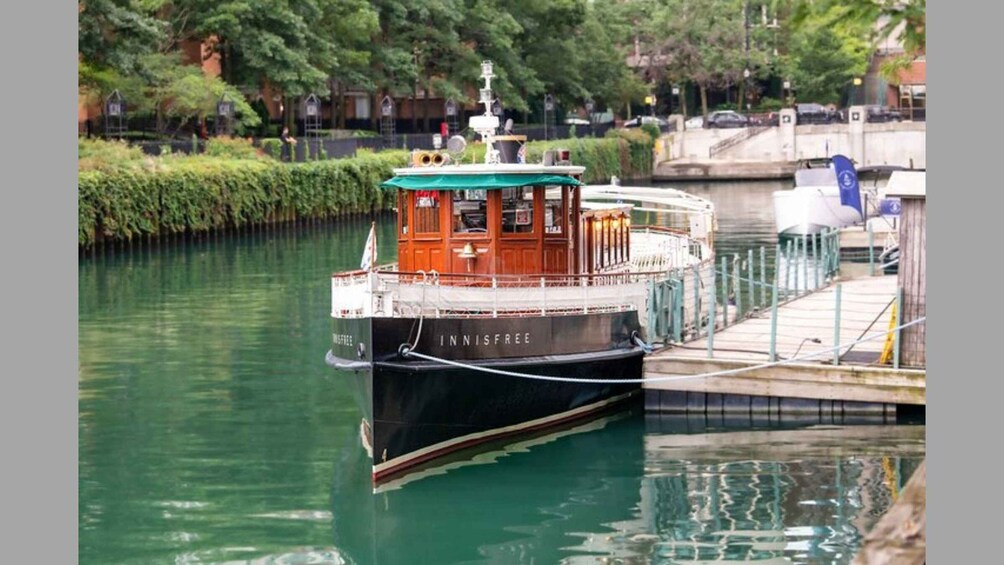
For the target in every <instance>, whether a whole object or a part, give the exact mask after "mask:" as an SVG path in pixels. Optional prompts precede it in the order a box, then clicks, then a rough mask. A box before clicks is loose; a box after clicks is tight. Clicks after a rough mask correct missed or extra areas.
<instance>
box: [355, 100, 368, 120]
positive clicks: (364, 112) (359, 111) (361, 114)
mask: <svg viewBox="0 0 1004 565" xmlns="http://www.w3.org/2000/svg"><path fill="white" fill-rule="evenodd" d="M356 119H358V120H368V119H370V99H369V96H356Z"/></svg>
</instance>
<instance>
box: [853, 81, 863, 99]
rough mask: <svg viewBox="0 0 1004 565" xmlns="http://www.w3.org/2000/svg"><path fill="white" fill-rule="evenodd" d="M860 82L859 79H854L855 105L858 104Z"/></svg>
mask: <svg viewBox="0 0 1004 565" xmlns="http://www.w3.org/2000/svg"><path fill="white" fill-rule="evenodd" d="M861 82H862V81H861V77H854V101H855V102H856V103H859V102H858V98H859V96H858V94H859V93H860V90H861Z"/></svg>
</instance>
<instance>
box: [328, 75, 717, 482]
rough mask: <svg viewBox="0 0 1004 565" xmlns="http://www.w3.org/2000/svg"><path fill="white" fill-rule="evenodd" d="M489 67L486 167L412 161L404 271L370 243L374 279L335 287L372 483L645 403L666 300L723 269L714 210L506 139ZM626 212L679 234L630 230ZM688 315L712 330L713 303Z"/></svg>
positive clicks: (341, 360) (336, 336) (453, 158)
mask: <svg viewBox="0 0 1004 565" xmlns="http://www.w3.org/2000/svg"><path fill="white" fill-rule="evenodd" d="M482 71H483V72H482V77H483V78H484V79H485V88H484V89H483V90H482V91H481V94H482V99H481V102H482V103H484V104H485V113H484V115H479V116H474V117H472V118H471V129H472V130H474V131H476V132H477V133H479V134H480V135H481V137H482V140H483V142H484V144H485V148H486V151H485V159H484V162H483V163H466V164H465V163H461V162H462V161H463V160H464V158H463V152H464V151H465V150H466V148H465V142H464V140H463V138H460V137H454V138H451V139H450V140H448V143H447V148H446V153H445V154H444V153H441V152H416V153H414V154H413V163H412V166H410V167H404V168H398V169H394V177H393V178H390V179H388V180H387V181H385V182H384V183H382V185H381V187H382V188H383V189H385V190H388V191H393V194H394V196H393V197H394V198H396V202H397V212H398V214H397V229H396V232H397V249H398V254H397V256H398V260H397V262H396V263H391V264H387V265H376V264H375V263H376V261H375V257H376V255H377V253H376V243H375V239H374V238H375V236H374V233H375V232H374V231H373V230H372V229H371V233H370V238H369V240H368V242H367V246H366V252H365V254H364V260H363V263H362V264H361V267H362V268H361V269H359V270H354V271H348V272H341V273H335V274H333V275H332V279H331V304H332V307H331V317H332V324H333V325H332V342H331V350H330V351H329V352H328V355H327V362H328V364H329V365H331V366H333V367H336V368H338V369H342V370H345V371H346V372H347V373H348V374H351V375H352V376H351V377H346V378H347V379H351V380H352V381H354V385H355V388H356V391H357V398H358V401H359V404H360V406H361V408H362V417H361V420H360V425H359V435H360V440H361V443H362V446H363V448H364V449H365V450H366V452H367V454H368V456H369V457H370V458H371V459H372V479H373V481H374V483H379V482H382V481H386V480H389V479H392V478H394V479H396V478H398V477H400V475H401V474H402V473H405V472H407V471H409V470H415V469H416V468H419V467H421V466H423V465H425V464H428V463H429V462H433V461H435V460H437V459H439V458H442V457H444V456H446V455H447V454H451V453H452V454H454V455H453V456H456V452H458V451H461V450H466V449H467V448H471V447H473V446H476V445H479V444H485V443H488V442H498V441H499V440H501V439H504V438H509V437H512V436H519V435H522V434H528V433H539V432H540V431H541V430H545V429H548V428H550V427H552V426H559V425H568V424H569V423H570V422H574V421H576V420H579V419H583V418H588V417H591V416H595V415H598V414H600V413H602V412H604V411H607V410H610V409H612V408H613V407H616V406H618V405H620V404H622V403H624V402H626V401H628V400H629V399H631V398H633V397H636V396H637V395H638V394H639V393H640V385H639V384H638V383H639V382H640V379H641V376H642V358H643V356H644V355H645V354H646V352H647V351H649V350H651V346H652V345H651V341H654V338H655V337H657V334H658V333H659V331H662V332H665V329H664V328H665V324H664V323H662V324H660V323H657V321H652V320H656V318H657V316H655V314H654V312H655V309H654V306H655V305H660V304H663V302H662V300H663V297H664V295H659V296H656V295H657V294H659V293H661V292H663V290H664V289H665V288H666V284H667V283H669V282H671V281H672V280H678V279H679V277H681V276H682V274H683V273H684V271H685V270H687V269H689V270H691V271H693V272H694V273H696V274H697V275H699V276H701V277H705V278H706V277H708V276H711V275H710V271H711V270H713V268H714V252H713V247H712V243H713V227H714V207H713V205H712V204H711V203H710V202H708V201H707V200H704V199H700V198H697V197H694V196H691V195H687V194H686V193H683V192H681V191H677V190H672V189H653V188H651V187H648V188H643V187H639V188H633V187H622V186H619V185H616V184H610V185H600V186H592V187H590V186H587V185H584V184H583V182H582V180H581V179H582V178H583V174H584V172H585V168H584V167H582V166H578V165H574V164H572V163H571V162H570V152H569V151H567V150H556V151H548V152H545V154H544V158H543V162H541V163H526V162H524V161H525V157H524V156H525V151H523V150H522V149H523V148H524V147H525V146H524V145H523V142H525V138H523V137H521V136H519V135H497V129H498V126H499V124H498V117H497V116H495V115H493V114H492V113H491V111H490V103H491V100H492V99H491V90H490V88H491V77H492V76H493V75H492V72H491V64H490V62H486V65H483V67H482ZM506 129H507V130H508V129H509V128H506ZM628 200H631V201H634V202H641V203H647V205H649V206H654V207H656V208H657V209H658V210H661V211H664V212H667V213H668V215H669V216H671V217H673V218H676V220H674V221H673V222H669V223H670V224H674V223H675V225H670V226H665V225H661V226H640V225H633V224H632V217H631V216H632V212H633V210H634V208H635V204H632V203H629V202H626V201H628ZM689 276H691V277H692V276H693V275H689ZM673 277H677V279H674V278H673ZM702 280H703V279H702ZM682 302H683V304H681V307H680V310H682V311H684V312H686V316H685V317H684V318H683V319H685V320H696V321H695V322H694V323H695V324H697V325H700V320H701V317H700V315H696V316H695V315H694V312H695V310H696V311H697V312H698V313H699V312H700V310H701V308H702V307H704V308H705V309H706V306H703V305H702V304H701V301H700V300H699V299H697V298H694V297H686V298H685V299H684V300H683V301H682ZM654 316H655V317H654ZM657 326H658V327H662V328H663V329H662V330H659V329H658V327H657ZM698 330H699V328H698Z"/></svg>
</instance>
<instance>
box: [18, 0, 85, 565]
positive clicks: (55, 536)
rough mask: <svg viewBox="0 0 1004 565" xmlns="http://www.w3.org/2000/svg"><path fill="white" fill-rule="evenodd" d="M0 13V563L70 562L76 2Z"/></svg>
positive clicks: (73, 525)
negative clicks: (0, 490) (0, 249)
mask: <svg viewBox="0 0 1004 565" xmlns="http://www.w3.org/2000/svg"><path fill="white" fill-rule="evenodd" d="M3 11H4V14H3V17H2V18H0V21H2V23H0V41H2V43H0V52H2V53H3V66H2V67H0V68H2V69H3V73H4V76H5V80H4V81H3V87H2V88H0V97H2V98H0V101H2V102H0V112H2V115H3V135H2V136H0V144H2V146H0V155H2V156H3V157H2V163H3V172H2V173H0V175H2V176H0V178H2V182H0V187H2V188H0V194H2V197H0V198H2V201H0V202H2V203H0V241H2V242H3V247H4V252H3V254H2V255H0V257H2V261H3V267H2V272H3V278H2V283H0V296H2V297H3V308H2V309H0V316H2V318H3V322H4V324H3V325H4V328H3V337H2V340H0V343H2V344H3V346H2V352H3V356H2V367H3V370H2V372H0V373H2V377H0V382H3V386H4V389H3V392H2V393H0V399H2V400H0V402H2V405H0V414H2V418H3V419H2V420H0V430H2V433H3V443H2V444H0V445H2V446H3V453H2V458H3V465H2V467H0V468H2V469H3V473H2V475H0V476H2V482H3V491H4V492H3V498H2V499H0V500H3V512H4V520H3V526H2V529H3V540H4V543H3V546H4V547H3V553H2V557H0V561H3V562H6V563H76V561H77V557H76V556H77V233H76V232H77V199H76V187H77V184H76V169H77V167H76V155H77V145H76V143H77V142H76V130H77V126H76V111H77V88H76V83H77V69H76V67H77V48H76V43H77V3H76V2H73V3H71V2H58V3H55V2H14V3H8V4H5V5H4V7H3Z"/></svg>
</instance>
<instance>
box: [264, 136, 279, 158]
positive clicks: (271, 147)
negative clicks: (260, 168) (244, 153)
mask: <svg viewBox="0 0 1004 565" xmlns="http://www.w3.org/2000/svg"><path fill="white" fill-rule="evenodd" d="M261 149H262V151H264V152H265V154H267V155H269V156H271V157H273V158H275V159H281V158H282V140H281V139H277V138H274V137H266V138H265V139H262V140H261Z"/></svg>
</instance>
